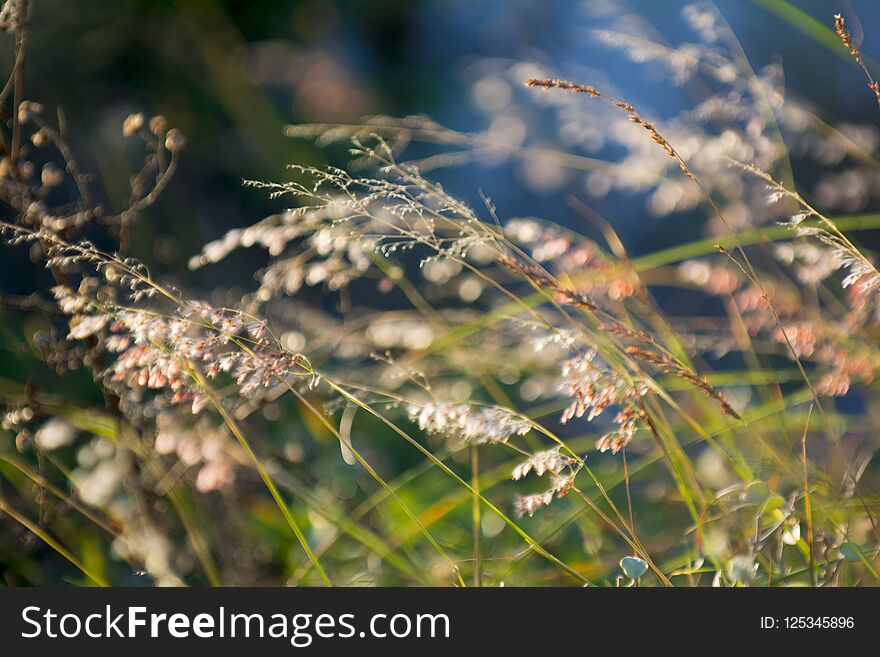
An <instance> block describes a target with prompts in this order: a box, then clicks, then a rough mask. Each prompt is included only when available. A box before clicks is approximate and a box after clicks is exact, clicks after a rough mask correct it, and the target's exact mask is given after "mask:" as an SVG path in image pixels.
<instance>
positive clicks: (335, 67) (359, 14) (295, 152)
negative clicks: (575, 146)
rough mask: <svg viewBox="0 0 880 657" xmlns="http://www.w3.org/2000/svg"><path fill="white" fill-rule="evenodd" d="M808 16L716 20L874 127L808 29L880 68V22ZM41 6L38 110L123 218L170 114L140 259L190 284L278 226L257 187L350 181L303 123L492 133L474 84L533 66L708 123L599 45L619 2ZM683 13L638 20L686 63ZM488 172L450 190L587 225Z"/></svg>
mask: <svg viewBox="0 0 880 657" xmlns="http://www.w3.org/2000/svg"><path fill="white" fill-rule="evenodd" d="M795 4H796V7H797V9H798V10H800V11H802V12H803V14H802V16H801V20H802V21H806V22H802V23H797V21H795V24H792V19H791V18H790V17H789V19H788V20H785V19H784V18H782V17H780V16H779V15H777V14H776V13H774V11H772V10H773V8H774V6H775V5H774V3H772V2H763V1H761V0H756V1H753V2H746V1H741V0H736V1H723V2H719V3H717V7H718V9H719V10H720V11H721V13H722V14H723V16H724V18H725V19H726V20H727V21H728V22H729V23H730V25H731V27H732V28H733V30H734V32H735V33H736V34H737V36H738V38H739V39H740V41H741V43H742V45H743V48H744V49H745V52H746V54H747V55H748V56H749V58H750V60H751V63H752V66H753V68H755V69H756V70H757V69H759V68H760V67H762V66H763V65H766V64H769V63H773V62H777V61H778V62H781V63H782V65H783V66H784V71H785V76H786V86H787V90H788V93H792V94H796V95H798V96H800V97H805V98H807V99H808V100H810V101H811V102H813V103H815V104H816V105H817V106H818V107H819V108H821V111H822V113H824V114H827V116H828V117H834V118H835V119H839V120H845V121H852V122H873V121H874V120H875V118H876V107H875V106H874V103H873V99H872V97H871V96H870V94H869V93H866V92H864V90H863V89H862V87H861V80H860V75H861V72H860V71H858V70H857V69H856V68H855V67H854V66H853V65H852V62H851V61H848V60H847V58H846V52H845V51H844V50H842V49H841V48H840V47H839V44H834V43H827V42H826V44H825V45H823V43H822V42H820V41H816V40H814V39H813V38H811V37H810V36H809V35H808V34H806V33H805V32H804V31H802V29H800V28H803V29H806V30H808V31H809V30H810V29H811V26H810V24H809V20H810V19H809V17H814V19H815V20H817V21H820V22H822V23H823V24H825V25H826V26H827V25H831V24H832V22H833V19H832V16H833V14H834V13H835V12H837V11H844V12H846V13H847V15H848V21H849V22H848V24H849V25H850V28H851V29H852V31H853V33H854V35H855V36H856V38H857V39H862V38H863V41H862V50H863V51H864V52H865V53H867V54H870V53H872V52H876V51H877V50H878V49H880V44H878V39H880V34H878V31H877V30H872V29H870V27H871V26H872V25H876V24H877V21H878V18H880V6H878V4H877V3H874V2H844V3H831V2H823V1H822V0H814V1H809V2H807V1H805V2H798V3H795ZM33 5H34V15H33V19H32V28H31V37H30V46H29V54H28V59H27V68H26V79H27V88H28V89H29V90H30V91H29V92H28V93H27V94H26V95H27V96H28V97H29V98H33V99H35V100H39V101H40V102H42V103H43V104H44V105H45V106H46V107H47V108H49V109H50V110H51V108H53V107H56V106H61V107H63V109H64V112H65V114H66V116H67V119H68V122H69V124H70V133H71V135H72V142H73V144H72V145H73V147H74V150H75V151H76V153H77V156H78V157H79V158H80V160H81V164H82V165H83V168H85V169H87V170H91V171H93V172H95V173H96V182H95V184H94V186H95V188H96V192H97V193H98V195H99V196H102V197H103V198H104V201H105V203H106V204H107V206H109V207H110V208H118V207H120V206H121V204H122V202H123V200H124V199H125V198H126V195H127V185H128V178H129V176H130V175H131V174H132V172H133V171H135V170H136V167H137V166H138V164H139V157H140V153H139V151H138V149H137V146H136V145H135V144H132V143H131V140H125V139H123V137H122V135H121V131H120V125H121V122H122V120H123V119H124V117H125V116H126V115H127V114H129V113H130V112H134V111H141V112H144V113H145V114H146V115H148V116H149V115H153V114H163V115H165V116H167V117H168V120H169V123H170V125H172V126H177V127H179V128H181V129H182V130H183V131H184V133H185V134H186V135H187V138H188V147H187V149H186V151H185V152H184V156H183V160H182V164H181V168H180V171H179V173H178V174H177V176H176V178H175V180H174V181H173V182H172V184H171V186H170V188H169V189H168V190H167V191H166V193H165V194H164V197H163V199H162V201H161V202H160V203H159V204H158V205H156V206H155V207H154V208H152V209H150V210H149V211H148V212H147V213H146V215H145V216H144V217H142V218H141V220H140V221H139V222H138V225H137V227H136V229H135V232H134V246H133V255H135V256H137V257H139V258H141V259H143V260H145V261H146V262H149V263H150V264H152V265H153V266H154V267H158V268H159V271H160V272H161V271H174V272H184V271H185V270H186V267H185V265H186V261H187V260H188V258H189V257H190V256H191V255H193V254H194V253H196V252H197V251H198V249H199V247H200V246H201V245H202V244H203V243H204V242H206V241H207V240H210V239H214V238H217V237H218V236H220V235H222V234H223V233H224V232H225V231H227V230H228V229H230V228H233V227H239V226H243V225H247V224H249V223H252V222H254V221H256V220H258V219H259V218H260V217H262V216H263V215H264V214H266V213H268V212H271V211H272V210H273V209H277V207H278V204H277V203H275V204H273V203H271V202H269V201H268V200H267V199H266V198H265V194H264V193H262V192H260V191H257V190H251V189H245V188H243V187H242V185H241V181H242V179H245V178H263V179H274V180H278V179H283V178H284V177H285V176H286V172H285V168H284V167H285V165H286V164H288V163H292V162H296V163H301V164H322V163H325V162H327V160H328V158H330V159H331V160H334V163H336V164H344V163H345V158H344V157H340V155H343V156H344V153H345V151H344V150H343V149H335V150H334V149H330V150H329V151H327V150H322V149H319V148H317V147H315V146H314V145H312V144H311V143H309V142H305V141H301V140H291V139H288V138H285V137H284V136H283V135H282V126H283V125H284V124H285V123H291V122H294V123H295V122H303V121H328V122H348V121H355V120H357V119H358V118H360V117H361V116H363V115H367V114H373V113H382V114H389V115H394V116H402V115H407V114H418V113H424V114H427V115H430V116H431V117H433V118H435V119H436V120H438V121H439V122H441V123H443V124H445V125H448V126H450V127H452V128H454V129H458V130H465V131H468V130H480V129H484V128H485V127H486V125H485V124H486V118H485V116H484V114H482V113H480V112H479V111H478V110H476V109H475V107H474V103H473V101H472V99H471V96H470V94H469V88H468V83H467V82H468V71H469V67H471V66H473V65H474V64H475V63H476V62H479V61H480V60H483V59H485V58H503V59H517V58H523V57H525V58H532V59H537V60H539V61H543V62H546V63H547V64H549V65H551V66H553V67H554V68H555V69H558V70H559V71H560V72H562V73H565V72H566V71H574V70H577V69H579V68H581V67H589V68H591V69H598V70H602V71H604V73H605V75H606V76H607V79H609V80H612V81H613V83H614V85H615V86H616V87H617V88H619V89H620V90H621V91H622V92H624V93H625V96H626V98H627V99H629V100H630V101H631V102H633V103H634V104H637V105H638V106H642V107H648V108H650V109H651V111H652V112H653V113H654V114H655V115H656V116H658V117H661V118H662V116H664V115H668V114H671V113H675V112H677V111H681V110H682V109H686V108H688V107H690V106H691V105H692V104H693V100H692V99H691V98H689V97H688V95H687V93H686V91H685V90H684V89H683V88H680V87H679V88H676V87H672V86H670V85H669V84H668V82H667V81H666V80H665V77H666V76H665V75H661V74H658V67H657V66H656V65H647V66H642V65H639V64H635V63H633V62H631V61H629V60H628V59H627V58H626V57H624V56H622V55H621V54H620V53H617V52H613V51H611V50H609V49H608V48H607V47H605V46H603V45H602V44H599V43H596V42H595V40H594V39H593V38H591V35H590V31H589V30H590V29H591V28H592V27H594V26H595V25H596V18H595V17H596V16H597V15H601V14H602V11H603V7H604V6H605V5H606V3H605V2H595V1H593V2H583V3H575V2H564V1H559V0H551V1H546V0H514V1H506V0H495V1H492V0H490V1H487V2H468V1H464V0H429V1H424V2H410V1H404V0H371V1H370V2H341V1H338V2H333V1H330V0H305V1H284V2H266V1H250V2H221V1H218V0H181V1H179V2H170V1H168V2H163V1H157V0H151V1H147V0H144V1H141V2H130V1H125V2H119V1H102V0H77V1H76V2H66V1H63V0H37V1H36V2H34V3H33ZM684 5H685V3H681V2H648V1H642V2H631V3H626V6H627V7H628V8H629V9H632V10H635V11H636V12H637V13H639V14H641V15H642V16H643V17H644V18H645V19H646V20H647V21H648V22H649V23H651V24H652V25H654V26H655V27H656V29H657V30H658V32H659V33H661V34H662V36H663V38H664V39H665V40H666V41H668V42H669V43H673V44H675V43H679V42H681V41H687V40H693V39H694V35H693V33H692V32H691V31H690V30H689V29H688V28H687V27H686V26H685V25H683V21H682V20H681V17H680V14H681V8H682V7H683V6H684ZM842 5H843V6H842ZM768 8H769V9H768ZM804 16H806V18H803V17H804ZM795 19H797V16H796V17H795ZM5 40H6V41H9V42H10V43H5V44H3V45H2V47H0V52H2V57H3V59H4V60H5V64H6V65H7V66H8V65H9V64H10V59H11V37H5ZM548 120H551V117H550V116H549V115H548ZM479 169H480V170H478V171H476V172H475V171H474V170H473V167H466V168H465V169H461V170H453V171H445V172H438V173H437V174H436V175H437V177H439V178H441V179H443V180H444V181H445V182H446V183H447V184H448V185H449V188H450V189H451V190H452V191H453V192H454V193H456V194H457V195H459V196H461V197H463V198H464V199H466V200H468V201H470V202H473V203H475V204H479V195H478V191H479V189H482V190H483V191H484V192H485V193H486V194H487V195H489V196H491V197H492V199H493V200H494V201H495V203H496V204H497V205H498V209H499V214H500V216H501V217H502V218H504V217H509V216H514V215H530V214H535V215H539V216H543V217H547V218H550V219H553V220H554V221H557V222H559V223H562V224H566V223H568V222H569V221H570V220H571V216H570V215H571V214H572V211H571V209H570V208H569V206H568V205H567V204H566V202H565V200H564V198H565V196H566V194H565V193H564V192H572V193H575V194H579V195H581V196H583V188H582V185H581V183H580V182H577V183H572V185H571V189H565V188H563V189H561V190H554V191H552V192H548V193H542V192H541V191H540V190H537V191H536V190H534V189H530V188H528V186H525V185H522V184H519V183H518V181H517V172H516V171H515V170H514V168H513V167H512V166H509V165H504V166H499V167H495V168H486V167H479ZM799 173H801V172H799ZM803 173H804V174H806V175H807V176H809V174H810V172H809V171H805V172H803ZM596 207H597V209H598V210H599V211H601V212H603V213H604V214H606V216H609V217H612V218H614V219H615V220H616V221H618V220H619V224H616V228H617V229H618V230H619V231H621V233H622V234H623V236H624V238H625V240H626V241H627V243H628V246H629V247H630V248H631V249H632V250H633V252H635V253H639V252H641V251H644V250H646V249H650V248H656V247H657V246H658V245H661V244H662V243H663V242H668V241H669V240H670V239H671V238H670V237H669V230H668V229H669V226H668V225H667V224H666V222H668V221H677V219H676V218H675V217H670V218H667V219H665V220H663V221H659V220H657V219H655V218H652V217H650V216H648V214H647V213H645V212H644V203H643V199H632V198H620V197H615V196H611V197H609V198H607V199H604V200H602V201H600V202H598V203H597V204H596ZM679 231H684V233H685V234H683V233H682V232H679ZM699 231H700V225H699V223H694V222H690V223H686V224H684V225H682V224H681V222H679V224H678V225H677V226H676V234H675V235H674V241H680V240H681V239H682V238H687V237H694V236H697V235H698V234H699ZM687 233H690V235H688V234H687ZM260 257H261V255H260V254H258V253H252V254H247V255H244V256H240V257H236V258H233V259H231V260H230V261H229V263H228V265H229V266H228V267H224V268H223V270H222V275H223V276H224V277H228V279H229V280H228V281H225V282H227V283H229V284H243V285H248V284H249V278H250V273H249V272H252V271H254V269H255V265H257V266H258V264H259V262H261V260H260ZM34 275H36V273H35V269H34V268H31V267H29V266H27V260H26V254H24V253H21V252H20V253H19V254H18V255H13V254H12V253H11V252H10V251H5V252H4V255H3V264H2V265H0V276H2V277H3V279H4V281H5V284H4V287H6V289H8V290H10V291H21V292H26V291H29V290H32V289H34V288H35V282H36V281H35V280H34V279H33V278H32V277H33V276H34ZM216 275H217V272H215V271H208V272H199V273H198V274H197V275H193V276H192V278H191V279H189V280H187V281H186V282H187V283H189V284H194V285H196V286H198V285H199V284H200V283H201V284H202V285H205V286H208V285H213V284H214V283H215V282H216V281H215V279H214V277H215V276H216Z"/></svg>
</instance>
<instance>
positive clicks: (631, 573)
mask: <svg viewBox="0 0 880 657" xmlns="http://www.w3.org/2000/svg"><path fill="white" fill-rule="evenodd" d="M620 568H621V570H623V574H624V575H626V576H627V577H629V578H630V579H638V578H639V577H641V576H642V575H644V574H645V572H646V571H647V570H648V564H647V562H645V561H643V560H642V559H639V558H638V557H624V558H623V559H621V560H620Z"/></svg>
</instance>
